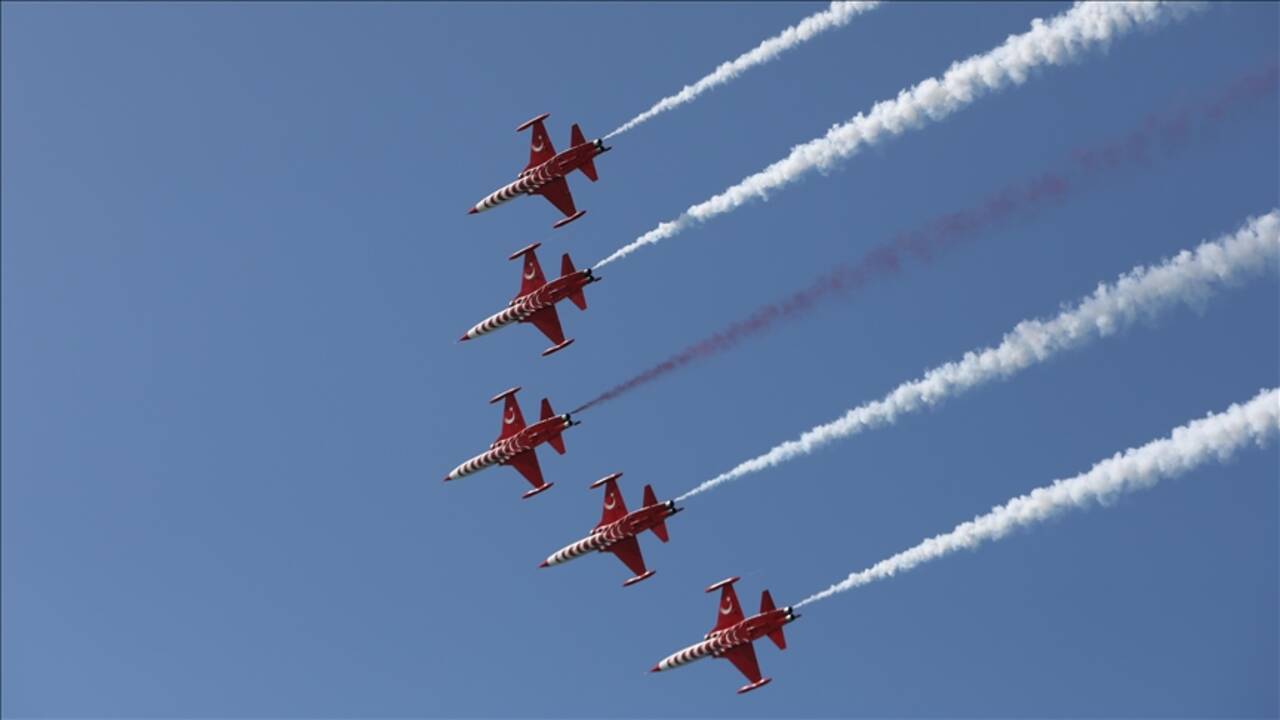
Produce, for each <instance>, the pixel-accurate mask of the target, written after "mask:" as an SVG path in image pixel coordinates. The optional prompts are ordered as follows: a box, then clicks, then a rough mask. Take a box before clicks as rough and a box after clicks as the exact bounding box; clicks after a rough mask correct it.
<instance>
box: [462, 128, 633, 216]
mask: <svg viewBox="0 0 1280 720" xmlns="http://www.w3.org/2000/svg"><path fill="white" fill-rule="evenodd" d="M550 115H551V113H542V114H541V115H539V116H538V117H536V118H534V119H532V120H529V121H528V122H525V123H523V124H521V125H520V127H518V128H516V132H520V131H522V130H525V129H526V128H529V127H532V128H533V135H532V137H530V139H529V164H528V165H526V166H525V168H524V170H521V171H520V174H519V175H517V176H516V179H515V181H514V182H511V183H508V184H506V185H504V186H502V187H501V188H498V189H497V190H495V191H494V192H493V193H491V194H489V195H488V196H486V197H485V198H484V199H483V200H481V201H480V202H478V203H476V204H475V205H474V206H472V208H471V209H470V210H468V211H467V212H468V213H470V214H473V215H474V214H475V213H480V212H484V211H485V210H489V209H492V208H495V207H497V206H499V205H501V204H502V203H505V202H507V201H508V200H511V199H513V198H516V197H518V196H520V195H541V196H542V197H544V198H546V199H547V200H549V201H550V202H551V204H552V205H555V206H556V209H558V210H559V211H560V212H562V213H564V215H565V217H563V218H561V219H560V220H557V221H556V222H555V223H554V224H552V226H551V227H553V228H558V227H563V226H565V225H568V224H569V223H571V222H573V221H574V220H577V219H578V218H580V217H582V216H583V215H585V214H586V213H587V211H586V210H579V209H577V208H576V207H574V205H573V195H572V194H571V193H570V192H569V183H568V181H566V180H565V176H567V175H568V174H569V173H571V172H573V171H574V170H581V171H582V174H583V175H586V176H587V177H588V178H590V180H591V182H595V181H596V179H597V178H598V176H597V175H596V166H595V162H594V161H595V157H596V156H597V155H599V154H601V153H605V152H608V151H610V150H612V149H613V148H609V147H605V144H604V140H603V139H596V140H592V141H590V142H588V141H587V139H586V137H584V136H583V134H582V129H581V128H579V127H578V125H577V123H574V125H573V128H572V129H571V131H570V134H569V149H568V150H565V151H564V152H561V153H557V152H556V149H555V147H553V146H552V145H551V137H550V136H549V135H547V129H546V128H545V127H543V125H542V121H543V120H546V119H547V118H548V117H549V116H550Z"/></svg>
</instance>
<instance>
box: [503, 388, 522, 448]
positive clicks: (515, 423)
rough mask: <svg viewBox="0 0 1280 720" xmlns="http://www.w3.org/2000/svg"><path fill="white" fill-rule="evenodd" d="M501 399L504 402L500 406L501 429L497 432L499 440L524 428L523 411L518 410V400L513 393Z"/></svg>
mask: <svg viewBox="0 0 1280 720" xmlns="http://www.w3.org/2000/svg"><path fill="white" fill-rule="evenodd" d="M503 399H504V400H505V404H504V405H503V408H502V431H501V432H499V433H498V439H499V440H506V439H507V438H509V437H511V436H512V435H515V434H516V433H518V432H520V431H521V430H523V429H524V413H522V412H520V402H519V401H518V400H516V395H515V393H511V394H509V395H507V396H506V397H505V398H503Z"/></svg>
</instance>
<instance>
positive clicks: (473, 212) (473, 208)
mask: <svg viewBox="0 0 1280 720" xmlns="http://www.w3.org/2000/svg"><path fill="white" fill-rule="evenodd" d="M478 212H480V211H479V210H477V209H475V207H474V206H472V208H471V209H470V210H468V211H467V214H468V215H475V214H476V213H478Z"/></svg>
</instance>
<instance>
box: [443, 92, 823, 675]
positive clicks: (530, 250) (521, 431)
mask: <svg viewBox="0 0 1280 720" xmlns="http://www.w3.org/2000/svg"><path fill="white" fill-rule="evenodd" d="M548 115H549V113H543V114H542V115H539V116H538V117H536V118H534V119H532V120H529V121H528V122H525V123H523V124H522V125H520V126H519V127H517V128H516V132H522V131H524V130H528V129H532V130H533V132H532V134H531V136H530V139H529V164H528V165H526V166H525V168H524V170H522V171H521V172H520V174H519V175H518V176H516V180H515V181H514V182H511V183H509V184H507V185H504V186H503V187H501V188H499V189H498V190H497V191H495V192H493V193H491V194H489V195H488V196H486V197H485V198H484V199H483V200H481V201H480V202H478V203H476V204H475V205H474V206H473V207H472V208H471V209H470V210H469V211H468V212H469V213H471V214H476V213H480V212H484V211H485V210H489V209H491V208H494V207H497V206H498V205H501V204H503V203H505V202H507V201H508V200H511V199H513V198H515V197H517V196H519V195H541V196H543V197H545V198H546V199H547V200H548V201H550V202H551V204H552V205H555V206H556V208H557V209H558V210H559V211H560V212H561V213H562V214H563V215H564V217H563V218H561V219H560V220H558V221H556V222H555V223H554V224H553V225H552V227H555V228H560V227H564V226H565V225H567V224H569V223H571V222H573V221H574V220H577V219H578V218H580V217H582V216H583V215H585V214H586V211H585V210H578V209H577V207H576V206H575V205H574V202H573V195H572V194H571V193H570V192H569V183H568V181H567V180H566V179H565V178H566V176H568V175H569V174H570V173H572V172H574V171H575V170H578V171H581V172H582V174H583V175H586V176H587V177H588V178H589V179H590V180H591V181H592V182H595V181H596V179H597V178H598V177H599V176H598V175H597V173H596V166H595V158H596V156H598V155H600V154H601V153H604V152H607V151H609V150H610V149H611V148H609V147H606V146H605V144H604V140H603V139H598V140H592V141H587V139H586V138H585V137H584V136H583V134H582V130H581V129H580V128H579V127H578V126H577V125H574V126H573V128H572V130H571V132H570V136H569V137H570V139H569V149H567V150H565V151H564V152H560V153H557V152H556V150H555V148H554V147H553V146H552V144H551V138H550V136H548V135H547V130H546V127H545V126H544V125H543V121H544V120H546V119H547V117H548ZM539 247H541V243H533V244H532V245H529V246H527V247H525V248H522V249H520V250H517V251H516V252H514V253H512V254H511V256H510V258H508V259H510V260H516V259H523V263H524V267H523V271H522V274H521V280H520V292H519V293H518V294H517V295H516V296H515V298H513V299H512V300H511V301H510V302H508V303H507V307H506V308H505V309H503V310H501V311H499V312H497V313H494V314H493V315H490V316H489V317H488V318H485V319H484V320H482V321H481V322H479V323H478V324H476V325H475V326H474V327H472V328H471V329H470V330H468V331H467V332H466V333H465V334H464V335H463V336H462V337H461V338H460V339H459V341H460V342H461V341H465V340H473V339H475V338H478V337H480V336H481V335H485V334H487V333H490V332H493V331H494V330H497V329H499V328H502V327H506V326H508V325H513V324H517V323H529V324H531V325H533V326H534V327H536V328H537V329H538V330H539V331H540V332H541V333H542V334H543V335H545V336H546V338H547V340H549V341H550V342H551V346H550V347H548V348H547V349H545V350H543V351H542V355H543V356H544V357H545V356H547V355H551V354H553V353H557V352H559V351H561V350H563V349H565V348H566V347H568V346H569V345H570V344H572V343H573V339H572V338H568V339H566V338H565V336H564V330H563V328H561V326H560V316H559V314H558V313H557V312H556V303H558V302H560V301H561V300H565V299H568V300H569V302H571V303H573V304H574V305H577V306H578V308H579V309H580V310H586V309H587V298H586V295H585V294H584V293H583V289H584V288H586V286H588V285H590V284H591V283H594V282H596V281H598V280H599V279H600V278H598V277H596V276H595V275H594V274H592V271H591V269H590V268H587V269H583V270H578V269H576V268H575V267H574V265H573V261H572V260H570V259H569V254H568V253H565V254H564V255H562V256H561V258H560V276H559V277H557V278H555V279H553V280H551V281H549V282H548V281H547V279H546V276H545V275H543V272H542V267H541V265H539V263H538V256H537V249H538V248H539ZM519 391H520V388H519V387H513V388H511V389H510V390H506V391H504V392H501V393H499V394H497V395H495V396H494V397H493V398H492V399H491V400H489V402H490V403H497V402H499V401H502V402H503V410H502V426H501V431H500V432H499V433H498V438H497V439H496V440H494V441H493V442H492V443H490V444H489V448H488V449H487V450H485V451H484V452H482V453H480V454H479V455H476V456H475V457H473V458H471V459H470V460H467V461H466V462H464V463H462V464H461V465H459V466H457V467H456V468H454V469H453V470H452V471H451V472H450V473H449V474H448V475H446V476H445V478H444V479H445V481H450V480H457V479H459V478H462V477H465V476H467V475H470V474H472V473H476V472H479V471H480V470H483V469H485V468H488V467H492V466H494V465H509V466H511V467H514V468H515V469H516V471H517V472H519V473H520V475H521V476H523V477H524V479H525V480H526V481H528V483H529V484H530V485H531V486H532V489H531V490H528V491H527V492H525V493H524V495H523V496H522V497H524V498H525V499H528V498H531V497H533V496H535V495H538V494H540V493H542V492H544V491H545V490H547V489H549V488H550V487H551V486H552V485H553V484H554V483H550V482H547V481H546V480H545V479H544V478H543V475H542V467H541V466H540V465H539V464H538V456H537V452H536V451H537V447H538V446H539V445H542V444H544V443H545V444H548V445H550V446H551V447H552V449H553V450H555V451H556V452H557V453H559V454H561V455H563V454H564V452H565V445H564V437H563V434H564V431H565V430H568V429H569V428H571V427H573V426H574V425H577V424H578V422H577V421H575V420H573V419H572V418H571V417H570V415H569V414H568V413H565V414H556V412H555V411H554V410H552V409H551V402H550V401H549V400H547V399H546V398H544V399H543V400H542V407H541V413H540V415H539V417H538V421H537V422H535V423H534V424H532V425H526V424H525V421H524V414H523V413H522V412H521V411H520V403H519V402H518V401H517V400H516V393H517V392H519ZM620 477H622V473H620V472H619V473H614V474H612V475H609V476H607V477H603V478H601V479H599V480H597V481H595V482H593V483H591V485H590V487H591V488H592V489H595V488H600V487H603V488H604V511H603V512H602V514H601V516H600V521H599V522H598V523H596V525H595V527H593V528H592V529H591V532H590V533H589V534H588V535H587V536H586V537H584V538H582V539H580V540H578V541H576V542H573V543H570V544H569V545H566V546H564V547H563V548H561V549H560V550H557V551H556V552H554V553H552V554H551V555H550V556H549V557H547V559H546V560H543V561H542V564H541V565H540V566H539V567H544V568H546V567H552V566H554V565H561V564H563V563H566V562H568V561H570V560H573V559H575V558H579V557H582V556H583V555H587V554H589V553H594V552H601V553H603V552H608V553H612V554H613V555H614V556H616V557H617V558H618V560H620V561H621V562H622V564H623V565H626V566H627V569H628V570H629V571H630V572H631V573H632V575H631V577H629V578H627V579H626V580H624V581H623V583H622V585H623V587H628V586H631V585H634V584H636V583H638V582H640V581H642V580H645V579H648V578H650V577H653V574H654V571H653V570H650V569H648V568H647V567H646V566H645V562H644V555H643V553H642V552H641V550H640V540H639V538H640V535H641V534H643V533H645V532H652V533H653V534H654V535H656V536H657V538H658V539H659V540H661V541H662V542H664V543H665V542H667V541H668V540H669V539H670V536H669V535H668V533H667V518H669V517H671V516H672V515H675V514H676V513H678V512H680V511H681V510H682V508H678V507H676V503H675V501H674V500H667V501H665V502H660V501H659V500H658V496H657V494H656V493H655V492H654V490H653V486H651V485H645V486H644V494H643V498H642V505H641V506H640V507H639V508H638V509H636V510H631V511H628V510H627V504H626V502H625V501H624V500H623V498H622V491H621V490H619V489H618V478H620ZM737 581H738V578H736V577H732V578H729V579H727V580H721V581H720V582H718V583H715V584H714V585H712V586H711V587H709V588H707V592H714V591H715V590H720V605H719V609H718V612H717V614H716V624H715V626H714V627H712V628H711V631H710V632H708V633H707V634H706V635H705V636H704V637H703V639H702V641H701V642H698V643H696V644H694V645H690V646H689V647H687V648H685V649H683V650H681V651H679V652H677V653H675V654H673V655H670V656H668V657H666V658H664V659H663V660H662V661H660V662H659V663H658V664H657V665H655V666H654V667H653V672H659V671H663V670H670V669H672V668H675V667H679V666H681V665H685V664H687V663H690V662H693V661H694V660H699V659H702V658H704V657H723V658H726V659H728V660H729V662H731V663H733V665H734V667H736V668H737V669H738V670H739V671H740V672H741V673H742V674H743V675H744V676H746V678H747V681H748V682H747V684H746V685H744V686H742V687H741V688H739V689H738V692H739V693H745V692H749V691H751V690H755V689H757V688H760V687H763V686H764V685H766V684H768V683H769V681H770V678H766V677H762V676H761V675H760V666H759V663H758V662H757V661H756V653H755V648H754V646H753V645H752V643H753V642H755V641H756V640H758V639H760V638H762V637H768V638H769V639H770V640H772V641H773V643H774V644H775V645H777V646H778V648H779V649H785V648H786V646H787V642H786V638H785V637H784V636H783V634H782V628H783V626H784V625H786V624H787V623H790V622H792V621H793V620H795V619H796V618H798V617H800V616H799V615H797V614H795V613H794V612H793V611H792V609H791V608H789V607H784V608H778V607H775V606H774V603H773V598H772V596H770V595H769V591H768V590H765V591H764V593H763V594H762V595H761V598H760V612H758V613H756V614H755V615H752V616H750V617H746V616H745V614H744V613H743V610H742V606H741V605H740V604H739V603H738V596H737V593H735V592H734V589H733V584H734V583H735V582H737Z"/></svg>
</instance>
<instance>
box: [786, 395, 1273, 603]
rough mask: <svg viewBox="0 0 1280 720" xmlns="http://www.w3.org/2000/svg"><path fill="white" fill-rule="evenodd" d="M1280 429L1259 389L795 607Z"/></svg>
mask: <svg viewBox="0 0 1280 720" xmlns="http://www.w3.org/2000/svg"><path fill="white" fill-rule="evenodd" d="M1277 430H1280V390H1276V389H1271V390H1263V391H1262V392H1260V393H1258V395H1257V397H1255V398H1254V399H1252V400H1250V401H1249V402H1247V403H1245V404H1243V405H1232V406H1231V407H1229V408H1227V409H1226V410H1225V411H1223V412H1221V413H1218V414H1216V415H1212V414H1211V415H1208V416H1207V417H1204V418H1201V419H1199V420H1193V421H1191V422H1189V423H1187V424H1186V425H1183V426H1181V427H1178V428H1175V429H1174V430H1173V432H1172V433H1170V434H1169V436H1168V437H1165V438H1161V439H1159V440H1154V441H1152V442H1150V443H1147V444H1146V445H1143V446H1142V447H1138V448H1130V449H1128V450H1126V451H1124V452H1123V453H1116V454H1115V455H1114V456H1112V457H1110V458H1108V459H1106V460H1103V461H1102V462H1099V463H1098V464H1096V465H1094V466H1093V467H1092V468H1091V469H1090V470H1089V471H1088V472H1086V473H1083V474H1081V475H1077V476H1075V477H1072V478H1067V479H1065V480H1055V481H1054V482H1053V483H1052V484H1050V485H1046V486H1044V487H1039V488H1036V489H1035V490H1032V491H1031V492H1029V493H1027V494H1026V495H1020V496H1018V497H1016V498H1014V499H1012V500H1010V501H1009V502H1007V503H1005V504H1004V505H1000V506H999V507H996V508H994V509H992V510H991V512H989V513H987V514H985V515H979V516H977V517H975V518H974V519H973V520H970V521H968V522H964V523H961V524H959V525H957V526H956V528H955V529H954V530H952V531H951V532H949V533H944V534H942V535H936V536H934V537H931V538H929V539H928V540H925V541H924V542H922V543H920V544H919V545H916V546H915V547H913V548H911V549H909V550H904V551H903V552H900V553H898V554H897V555H894V556H892V557H890V558H887V559H885V560H881V561H880V562H878V563H876V564H875V565H872V566H871V567H869V568H867V569H866V570H863V571H862V572H856V573H853V574H851V575H849V577H847V578H845V579H844V580H842V581H840V582H838V583H836V584H835V585H832V586H831V587H829V588H827V589H826V590H823V591H822V592H819V593H815V594H813V595H810V596H809V597H807V598H805V599H804V600H801V601H800V602H799V603H797V604H796V605H795V607H803V606H805V605H808V604H809V603H814V602H817V601H819V600H824V599H826V598H829V597H831V596H832V595H835V594H837V593H842V592H845V591H846V590H852V589H853V588H856V587H861V586H863V585H867V584H869V583H872V582H875V581H876V580H884V579H886V578H890V577H893V576H894V575H896V574H898V573H900V572H906V571H908V570H911V569H913V568H915V567H916V566H917V565H920V564H922V563H926V562H929V561H931V560H937V559H939V558H943V557H946V556H947V555H950V554H952V553H954V552H956V551H958V550H964V549H974V548H977V547H978V546H979V545H981V544H983V543H985V542H987V541H989V540H999V539H1000V538H1003V537H1004V536H1005V535H1008V534H1009V532H1010V531H1012V530H1014V529H1016V528H1019V527H1027V526H1030V525H1035V524H1038V523H1041V522H1044V521H1045V520H1048V519H1049V518H1052V517H1054V516H1056V515H1058V514H1060V513H1061V512H1063V511H1065V510H1071V509H1074V508H1085V507H1088V506H1089V505H1090V504H1091V503H1093V502H1096V503H1098V504H1100V505H1106V504H1107V503H1109V502H1110V501H1111V500H1112V498H1114V497H1115V496H1117V495H1120V494H1122V493H1130V492H1133V491H1135V490H1144V489H1146V488H1149V487H1153V486H1155V484H1156V483H1158V482H1160V481H1161V480H1163V479H1165V478H1170V477H1176V476H1178V475H1181V474H1183V473H1185V472H1188V471H1190V470H1193V469H1195V468H1196V467H1198V466H1199V465H1202V464H1204V463H1205V462H1208V461H1209V460H1214V459H1216V460H1218V461H1219V462H1226V461H1227V460H1228V459H1230V457H1231V456H1232V455H1233V454H1234V453H1235V452H1236V451H1237V450H1239V449H1240V448H1241V447H1242V446H1243V445H1245V444H1246V443H1249V442H1253V443H1255V444H1257V445H1258V446H1263V445H1264V444H1265V443H1267V442H1268V441H1270V440H1271V438H1272V437H1273V436H1274V435H1275V434H1276V432H1277Z"/></svg>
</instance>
